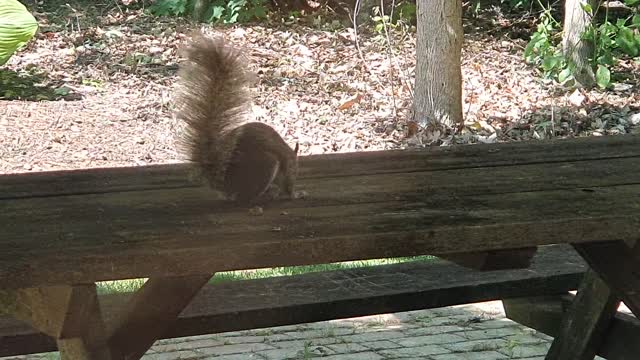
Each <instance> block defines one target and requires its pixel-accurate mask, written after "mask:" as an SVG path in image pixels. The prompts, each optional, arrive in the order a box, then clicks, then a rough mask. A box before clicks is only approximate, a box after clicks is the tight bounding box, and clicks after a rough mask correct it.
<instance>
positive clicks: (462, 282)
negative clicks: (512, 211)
mask: <svg viewBox="0 0 640 360" xmlns="http://www.w3.org/2000/svg"><path fill="white" fill-rule="evenodd" d="M585 269H586V266H585V264H584V262H583V260H582V259H581V258H580V257H579V256H578V255H577V254H576V252H575V251H574V250H572V249H571V247H569V246H564V245H559V246H545V247H541V248H540V250H539V251H538V253H537V255H536V256H535V257H534V259H533V263H532V265H531V267H530V268H529V269H521V270H512V271H486V272H481V271H475V270H471V269H467V268H463V267H460V266H458V265H455V264H452V263H450V262H448V261H444V260H434V261H424V262H423V261H418V262H410V263H404V264H394V265H382V266H374V267H366V268H357V269H350V270H339V271H327V272H319V273H309V274H304V275H297V276H288V277H275V278H267V279H258V280H245V281H232V282H225V283H219V284H210V285H207V286H205V287H204V288H203V289H202V290H201V291H200V292H199V293H198V295H197V296H196V297H195V298H194V300H193V301H192V302H191V304H189V305H188V306H187V308H186V309H185V310H184V311H183V312H182V313H181V315H180V316H179V318H178V320H177V322H176V323H175V324H174V325H172V326H170V331H169V332H168V333H166V334H164V335H163V336H162V338H174V337H182V336H192V335H202V334H209V333H221V332H226V331H236V330H245V329H254V328H262V327H272V326H279V325H292V324H300V323H307V322H315V321H323V320H330V319H337V318H347V317H353V316H363V315H372V314H381V313H390V312H400V311H410V310H417V309H426V308H437V307H443V306H449V305H456V304H465V303H470V302H478V301H487V300H495V299H500V298H509V297H521V296H533V295H539V294H564V293H567V291H569V290H572V289H576V288H577V287H578V285H579V283H580V280H581V278H582V276H583V273H584V271H585ZM129 297H130V294H111V295H105V296H102V297H101V299H100V302H101V306H102V308H103V313H104V317H105V320H106V321H107V323H108V322H109V321H110V320H112V319H111V318H112V315H113V314H115V313H117V309H118V308H121V307H123V306H124V305H125V304H126V302H127V300H128V299H129ZM55 349H56V342H55V340H54V339H52V338H50V337H48V336H46V335H44V334H43V333H40V332H38V331H36V330H34V329H33V328H31V327H30V326H28V325H26V324H24V323H22V322H19V321H17V320H12V319H10V318H0V356H8V355H17V354H25V353H37V352H47V351H55Z"/></svg>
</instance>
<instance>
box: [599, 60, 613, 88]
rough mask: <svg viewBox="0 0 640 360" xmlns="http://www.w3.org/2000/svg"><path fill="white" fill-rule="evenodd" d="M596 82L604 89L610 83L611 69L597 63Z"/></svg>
mask: <svg viewBox="0 0 640 360" xmlns="http://www.w3.org/2000/svg"><path fill="white" fill-rule="evenodd" d="M596 82H597V83H598V86H600V87H601V88H603V89H605V88H606V87H607V86H609V84H610V83H611V71H609V69H608V68H606V67H604V66H602V65H598V70H597V71H596Z"/></svg>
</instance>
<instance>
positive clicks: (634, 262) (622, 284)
mask: <svg viewBox="0 0 640 360" xmlns="http://www.w3.org/2000/svg"><path fill="white" fill-rule="evenodd" d="M573 246H574V247H575V248H576V250H577V251H578V252H579V253H580V255H582V257H583V258H584V259H585V260H586V261H587V263H589V266H590V267H591V268H592V269H594V270H595V271H596V272H597V273H598V275H600V277H602V279H603V280H604V281H606V282H607V284H609V286H610V287H611V288H612V290H613V291H614V292H615V293H616V294H617V295H618V296H619V297H620V298H622V301H624V303H625V305H626V306H627V307H628V308H629V309H630V310H631V311H632V312H633V314H634V315H635V316H636V317H640V291H638V289H640V241H636V242H635V244H633V247H629V245H628V244H627V243H625V242H624V241H614V242H595V243H592V244H573Z"/></svg>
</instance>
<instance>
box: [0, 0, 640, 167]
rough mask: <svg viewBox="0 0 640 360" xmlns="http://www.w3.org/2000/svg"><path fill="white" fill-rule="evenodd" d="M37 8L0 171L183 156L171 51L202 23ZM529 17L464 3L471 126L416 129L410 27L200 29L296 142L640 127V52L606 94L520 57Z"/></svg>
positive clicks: (276, 22)
mask: <svg viewBox="0 0 640 360" xmlns="http://www.w3.org/2000/svg"><path fill="white" fill-rule="evenodd" d="M30 10H31V11H32V12H33V13H34V16H35V17H36V18H37V20H38V22H39V24H40V31H39V33H38V34H37V36H36V38H35V39H33V40H32V41H31V42H30V44H29V46H28V47H27V48H26V49H24V50H22V51H20V52H18V53H17V54H15V56H14V57H13V58H12V59H11V60H10V62H9V63H8V65H7V66H5V68H4V69H3V70H0V80H2V82H0V83H1V84H2V86H3V88H2V89H1V90H2V91H0V98H2V99H4V100H0V134H2V141H1V142H0V173H16V172H29V171H44V170H61V169H74V168H88V167H109V166H134V165H147V164H157V163H168V162H179V161H184V159H185V156H184V155H183V154H182V152H181V151H180V149H179V148H178V147H177V146H176V144H177V141H176V140H177V139H178V138H179V134H180V133H181V126H182V125H181V123H180V122H178V121H177V120H176V118H175V115H174V108H173V101H172V99H173V94H174V91H175V85H176V80H177V78H176V73H177V70H178V67H179V55H178V52H177V50H178V49H179V47H180V45H181V44H183V43H184V42H185V41H186V40H187V39H188V35H189V33H190V32H191V31H192V30H193V29H195V28H197V27H199V26H198V25H194V24H192V23H191V22H189V21H187V20H184V19H175V18H157V17H152V16H151V15H147V14H146V13H145V12H144V11H143V10H140V9H137V10H131V9H126V8H124V7H123V6H121V5H118V3H117V2H107V3H105V4H100V3H94V2H91V3H89V4H87V2H86V1H79V0H75V1H70V2H62V3H59V1H46V2H43V3H41V4H38V5H33V6H30ZM536 18H537V14H535V13H533V14H527V15H522V14H507V13H504V11H503V10H501V9H500V8H497V7H487V8H484V9H482V11H481V12H480V13H478V14H476V15H473V14H472V13H471V12H470V10H468V9H467V11H465V17H464V19H463V23H464V31H465V34H464V36H465V38H464V43H463V57H462V73H463V89H464V94H463V106H464V118H465V124H464V127H463V128H462V129H461V131H459V132H458V133H457V134H455V135H451V134H445V133H440V132H438V131H437V130H436V131H425V132H420V133H419V135H417V136H416V135H414V134H413V133H414V130H415V129H411V126H408V122H407V121H408V120H409V119H410V107H411V103H412V89H413V81H414V75H415V58H416V54H415V31H413V30H412V29H411V28H410V27H408V26H405V27H398V28H396V29H394V30H393V31H392V32H391V37H390V39H391V46H390V47H389V46H388V45H387V43H386V37H385V36H383V35H382V34H380V33H377V32H375V31H373V30H372V29H373V25H369V26H363V27H362V28H361V29H360V30H359V31H358V35H357V36H356V35H355V33H354V31H353V29H352V28H351V27H349V26H348V24H345V23H341V22H340V21H338V20H335V19H334V18H332V17H331V16H329V15H327V14H313V15H308V16H306V17H305V16H302V17H289V18H287V17H282V16H280V17H278V16H275V15H274V16H272V17H271V18H269V19H268V20H265V21H262V22H260V23H253V24H242V25H234V26H226V27H222V26H218V27H211V26H205V28H206V32H207V33H209V34H218V35H224V36H225V37H226V38H227V39H228V41H229V42H230V43H232V44H234V45H237V46H240V47H242V48H243V49H245V51H246V54H247V55H248V61H249V62H250V68H251V69H252V70H253V71H255V72H256V73H257V74H258V79H257V82H256V86H255V87H254V88H253V91H252V95H253V99H252V102H253V106H252V110H253V111H252V114H251V118H252V119H253V120H258V121H264V122H266V123H269V124H271V125H273V126H274V127H275V128H276V129H277V130H278V131H279V132H280V133H281V134H282V135H283V136H284V138H285V139H286V140H287V141H288V142H289V143H291V144H293V143H295V142H299V143H300V146H301V154H302V155H307V154H322V153H331V152H350V151H368V150H381V149H396V148H403V147H407V146H426V145H437V146H438V145H449V144H453V143H478V142H503V141H520V140H529V139H546V138H552V137H571V136H603V135H616V134H623V133H629V132H640V125H638V126H635V125H634V122H640V115H637V114H638V113H639V112H640V88H639V86H640V64H637V63H635V62H633V61H631V60H624V59H623V60H622V61H621V62H620V63H619V64H618V65H617V66H616V68H614V74H616V75H615V77H614V79H613V83H614V84H613V88H612V89H609V90H606V91H603V90H599V89H594V90H590V91H584V90H579V91H574V90H571V89H565V88H563V87H562V86H560V85H558V84H557V83H554V82H550V81H546V80H543V79H542V77H541V75H540V74H539V72H538V71H537V70H536V69H535V68H534V67H533V66H531V65H528V64H526V63H525V61H524V56H523V51H524V47H525V46H526V44H527V41H528V39H529V38H530V36H531V34H532V33H533V31H535V23H536ZM356 39H357V42H358V44H359V48H360V50H358V47H357V46H356ZM388 49H391V50H392V51H391V53H392V54H393V55H392V56H389V55H388V54H389V52H388V51H387V50H388ZM16 99H18V100H16ZM636 125H637V124H636Z"/></svg>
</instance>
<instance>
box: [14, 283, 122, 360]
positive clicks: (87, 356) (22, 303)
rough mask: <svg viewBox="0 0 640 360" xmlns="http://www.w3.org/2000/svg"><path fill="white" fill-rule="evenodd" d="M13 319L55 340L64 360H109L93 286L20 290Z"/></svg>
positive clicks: (102, 323)
mask: <svg viewBox="0 0 640 360" xmlns="http://www.w3.org/2000/svg"><path fill="white" fill-rule="evenodd" d="M16 302H17V304H16V308H17V311H16V314H15V315H16V316H17V317H18V318H20V319H23V320H25V321H27V322H29V323H31V324H32V325H33V326H35V327H36V328H37V329H39V330H40V331H42V332H44V333H46V334H48V335H50V336H51V337H52V338H53V339H55V340H56V341H57V345H58V349H60V354H61V358H62V359H63V360H66V359H69V360H71V359H73V360H112V359H114V358H112V356H111V355H112V353H111V352H110V351H109V348H108V347H107V336H106V335H107V334H106V332H105V327H104V322H103V318H102V313H101V309H100V306H99V304H98V295H97V293H96V286H95V284H78V285H73V286H52V287H44V288H29V289H20V290H18V291H17V296H16Z"/></svg>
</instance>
